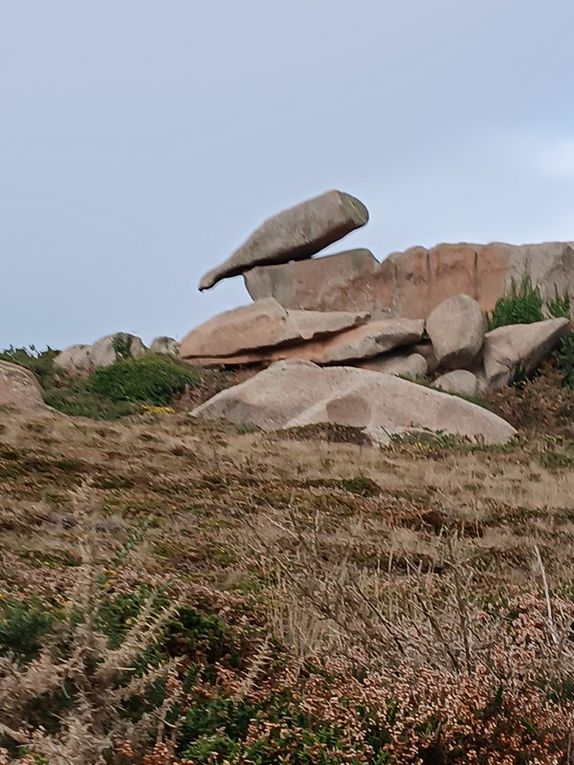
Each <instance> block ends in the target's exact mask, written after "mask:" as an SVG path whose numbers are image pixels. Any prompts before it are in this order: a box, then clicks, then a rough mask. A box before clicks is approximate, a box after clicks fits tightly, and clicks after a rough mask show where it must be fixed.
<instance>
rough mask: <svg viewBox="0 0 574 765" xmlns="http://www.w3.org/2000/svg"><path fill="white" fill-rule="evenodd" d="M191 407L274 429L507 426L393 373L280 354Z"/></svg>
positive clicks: (498, 429) (486, 434)
mask: <svg viewBox="0 0 574 765" xmlns="http://www.w3.org/2000/svg"><path fill="white" fill-rule="evenodd" d="M192 414H193V415H194V416H196V417H204V418H208V419H226V420H230V421H231V422H234V423H237V424H244V423H249V424H253V425H256V426H258V427H260V428H262V429H263V430H276V429H281V428H290V427H295V426H300V425H309V424H313V423H334V424H338V425H347V426H352V427H358V428H364V429H366V430H367V431H369V432H375V433H378V434H379V435H380V436H381V437H384V436H386V437H387V439H388V438H390V436H392V435H393V434H402V433H409V432H412V431H420V430H421V429H428V430H432V431H444V432H447V433H452V434H454V435H457V436H465V437H469V438H472V439H477V440H479V441H481V442H484V443H487V444H496V443H504V442H505V441H507V440H508V439H509V438H511V437H512V436H513V435H514V432H515V431H514V429H513V428H512V426H511V425H509V424H508V423H507V422H505V421H504V420H502V419H501V418H500V417H497V416H496V415H495V414H493V413H492V412H489V411H488V410H486V409H483V408H481V407H479V406H476V405H474V404H471V403H469V402H467V401H464V400H463V399H459V398H457V397H455V396H450V395H448V394H447V393H442V392H440V391H436V390H433V389H431V388H427V387H425V386H422V385H417V384H416V383H412V382H409V381H408V380H402V379H401V378H399V377H395V376H393V375H386V374H381V373H379V372H371V371H368V370H364V369H356V368H352V367H319V366H317V365H315V364H312V363H310V362H306V361H282V362H279V363H277V364H273V365H272V366H271V367H269V368H268V369H266V370H264V371H263V372H260V373H259V374H257V375H255V376H254V377H251V378H250V379H249V380H247V381H246V382H243V383H241V384H240V385H236V386H234V387H232V388H228V389H227V390H224V391H222V392H221V393H218V394H217V395H216V396H214V397H213V398H212V399H210V400H209V401H207V402H206V403H205V404H202V405H201V406H199V407H197V408H196V409H195V410H194V411H193V412H192Z"/></svg>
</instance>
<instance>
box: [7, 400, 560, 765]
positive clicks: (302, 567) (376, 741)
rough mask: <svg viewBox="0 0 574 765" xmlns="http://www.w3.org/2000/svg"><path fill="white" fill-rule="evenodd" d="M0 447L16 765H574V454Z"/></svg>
mask: <svg viewBox="0 0 574 765" xmlns="http://www.w3.org/2000/svg"><path fill="white" fill-rule="evenodd" d="M0 423H1V425H0V476H1V482H0V508H1V513H0V521H1V523H0V534H1V542H0V549H1V566H0V598H1V600H0V604H1V605H0V657H1V658H0V662H1V663H0V696H2V698H3V702H2V706H1V707H0V708H2V714H1V716H0V723H1V724H0V736H1V737H2V744H3V746H4V747H5V748H6V753H5V755H4V759H3V760H2V759H1V758H0V761H2V762H9V761H11V758H17V757H22V756H24V759H19V760H18V761H19V762H28V763H40V762H42V763H46V762H49V763H64V762H66V763H78V765H79V763H92V762H93V763H96V762H104V761H105V762H112V763H117V764H118V765H119V764H120V763H121V764H124V763H146V765H162V764H164V763H172V762H174V761H177V762H187V763H221V765H223V763H260V764H261V765H264V764H267V763H278V762H289V763H305V764H306V763H308V764H309V765H311V764H312V763H313V764H314V763H322V764H324V765H335V763H343V762H345V763H397V764H398V763H471V762H477V763H486V762H488V763H517V764H518V763H534V762H539V763H567V762H571V761H572V759H571V755H570V754H569V753H568V752H569V751H570V747H571V742H570V730H571V728H570V723H569V720H570V719H571V714H572V712H573V711H574V705H573V702H572V683H571V671H572V650H571V647H570V646H571V639H572V638H571V632H570V630H571V624H572V622H573V620H574V604H573V602H572V584H571V583H572V556H571V549H572V541H573V532H574V523H573V521H574V508H573V505H572V496H573V492H574V474H573V472H572V464H573V460H574V450H572V448H571V442H570V441H568V440H564V439H563V438H562V437H560V436H548V435H546V436H543V435H536V434H534V435H531V436H528V437H527V436H526V434H525V432H523V434H522V435H521V437H520V439H519V440H518V441H517V442H512V443H511V444H510V445H507V446H504V447H491V448H479V447H476V446H475V447H472V446H470V445H464V444H460V443H459V444H457V443H456V442H455V441H454V440H453V439H449V438H440V437H439V438H437V439H435V440H434V441H433V442H431V443H427V444H425V443H412V444H408V443H405V442H402V443H400V442H398V443H396V444H394V445H392V446H389V447H386V448H382V449H381V448H378V447H374V446H371V445H369V444H367V443H361V442H362V441H363V440H364V439H363V438H362V436H361V434H360V433H359V432H357V431H353V430H351V429H345V428H335V427H332V428H327V429H325V428H321V427H313V428H306V429H305V428H304V429H298V430H296V431H293V432H289V431H287V432H285V433H282V434H273V435H270V434H264V433H261V432H259V431H257V430H256V429H254V428H246V427H242V428H241V427H240V428H235V427H233V426H226V425H220V424H218V423H214V424H210V423H205V422H200V421H197V420H194V419H192V418H189V417H188V416H187V414H186V413H185V412H184V413H179V414H177V413H176V414H148V415H139V416H135V417H129V418H125V419H123V420H121V421H117V422H113V423H109V422H98V421H91V420H88V419H83V418H75V419H73V418H66V417H63V416H60V415H54V416H52V417H48V418H46V417H45V416H35V415H24V414H22V413H18V412H16V411H15V410H10V409H9V408H7V407H4V409H3V410H2V412H1V413H0ZM356 441H358V443H356ZM150 597H151V600H150ZM138 678H139V679H138ZM154 742H157V743H154ZM26 752H30V754H28V755H27V754H26ZM101 752H104V759H102V758H101V754H100V753H101Z"/></svg>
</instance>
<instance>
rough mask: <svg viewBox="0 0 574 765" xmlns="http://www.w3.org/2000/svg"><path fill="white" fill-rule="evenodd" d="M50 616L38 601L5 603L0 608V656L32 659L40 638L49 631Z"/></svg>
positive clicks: (37, 648)
mask: <svg viewBox="0 0 574 765" xmlns="http://www.w3.org/2000/svg"><path fill="white" fill-rule="evenodd" d="M52 621H53V617H52V615H51V614H50V613H49V612H48V611H47V609H46V607H45V605H43V604H41V603H39V602H26V601H22V602H20V601H16V600H8V601H5V602H4V603H2V605H1V607H0V656H6V655H8V654H11V655H15V656H18V657H19V658H21V659H23V660H24V661H29V660H30V659H32V658H33V657H34V656H35V655H36V653H37V652H38V650H39V648H40V643H41V640H42V638H43V637H44V636H45V635H46V634H48V633H49V632H50V630H51V626H52Z"/></svg>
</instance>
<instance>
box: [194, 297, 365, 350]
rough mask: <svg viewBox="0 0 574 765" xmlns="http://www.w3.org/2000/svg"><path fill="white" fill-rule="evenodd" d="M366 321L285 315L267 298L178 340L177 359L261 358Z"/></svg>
mask: <svg viewBox="0 0 574 765" xmlns="http://www.w3.org/2000/svg"><path fill="white" fill-rule="evenodd" d="M367 319H368V314H366V313H350V312H342V311H332V312H325V313H322V312H319V311H287V310H285V308H282V307H281V306H280V305H279V303H278V302H277V301H276V300H274V299H273V298H267V299H266V300H258V301H257V302H255V303H253V304H252V305H248V306H243V307H241V308H235V309H233V310H231V311H225V312H224V313H221V314H219V315H218V316H215V317H214V318H213V319H209V321H206V322H205V323H204V324H202V325H201V326H199V327H197V328H196V329H193V330H192V331H191V332H190V333H189V334H188V335H186V337H184V339H183V340H182V343H181V346H180V355H181V357H182V358H184V359H195V358H198V359H200V358H202V357H207V358H212V357H218V358H221V357H232V356H237V355H238V354H242V353H243V352H245V351H247V352H258V351H261V350H263V351H264V355H265V349H272V348H275V347H277V346H281V345H286V344H289V343H303V342H306V341H310V340H315V339H317V338H324V337H327V336H328V335H334V334H337V333H338V332H342V331H343V330H345V329H349V328H350V327H355V326H357V325H359V324H362V323H363V322H365V321H366V320H367ZM255 356H256V358H257V353H256V354H255ZM238 363H246V362H242V361H239V362H238Z"/></svg>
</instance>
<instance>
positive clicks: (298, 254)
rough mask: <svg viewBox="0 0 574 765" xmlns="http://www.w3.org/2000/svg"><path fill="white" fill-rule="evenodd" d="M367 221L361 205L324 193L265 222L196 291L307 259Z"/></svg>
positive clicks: (340, 194)
mask: <svg viewBox="0 0 574 765" xmlns="http://www.w3.org/2000/svg"><path fill="white" fill-rule="evenodd" d="M368 219H369V212H368V210H367V208H366V207H365V205H364V204H363V203H362V202H360V201H359V200H358V199H356V198H355V197H353V196H351V195H350V194H345V193H344V192H342V191H328V192H326V193H325V194H322V195H321V196H318V197H315V198H313V199H309V200H307V201H306V202H302V203H301V204H298V205H296V206H295V207H291V208H289V209H288V210H284V211H283V212H281V213H278V214H277V215H274V216H273V217H272V218H269V219H268V220H266V221H265V222H264V223H263V224H262V225H261V226H260V227H259V228H258V229H257V230H256V231H255V232H254V233H253V234H251V236H250V237H249V239H248V240H247V241H246V242H245V243H244V244H243V245H242V246H241V247H240V248H239V249H238V250H236V251H235V252H234V253H233V255H231V257H229V258H228V259H227V260H226V261H225V262H224V263H222V264H221V265H220V266H218V267H217V268H214V269H213V270H212V271H209V272H208V273H207V274H205V276H204V277H203V278H202V279H201V281H200V283H199V289H200V290H207V289H209V288H210V287H213V285H214V284H216V283H217V282H218V281H220V280H221V279H226V278H227V277H230V276H237V275H238V274H242V273H243V272H244V271H248V270H249V269H250V268H254V267H255V266H260V265H270V264H274V263H288V262H289V261H291V260H303V259H304V258H310V257H311V256H312V255H314V254H315V253H317V252H319V251H320V250H322V249H324V248H325V247H328V246H329V245H330V244H333V242H336V241H338V240H339V239H342V238H343V237H344V236H346V235H347V234H349V233H350V232H351V231H354V230H355V229H357V228H360V227H361V226H364V225H365V223H366V222H367V221H368Z"/></svg>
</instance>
